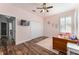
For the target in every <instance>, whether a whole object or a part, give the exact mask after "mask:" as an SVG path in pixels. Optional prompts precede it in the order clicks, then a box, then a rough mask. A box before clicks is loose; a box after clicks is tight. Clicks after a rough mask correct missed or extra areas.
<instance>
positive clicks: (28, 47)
mask: <svg viewBox="0 0 79 59" xmlns="http://www.w3.org/2000/svg"><path fill="white" fill-rule="evenodd" d="M45 38H46V37H39V38H35V39H33V40H31V41H28V42H25V43H22V44H19V45H16V46H11V47H8V52H7V55H56V54H55V53H53V52H52V51H49V50H48V49H45V48H43V47H41V46H39V45H37V44H35V43H37V42H39V41H41V40H44V39H45ZM3 52H4V51H3Z"/></svg>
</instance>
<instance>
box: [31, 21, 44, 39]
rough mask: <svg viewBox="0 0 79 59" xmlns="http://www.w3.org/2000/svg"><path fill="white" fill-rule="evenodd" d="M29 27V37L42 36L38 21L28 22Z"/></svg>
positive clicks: (40, 25)
mask: <svg viewBox="0 0 79 59" xmlns="http://www.w3.org/2000/svg"><path fill="white" fill-rule="evenodd" d="M30 27H31V39H34V38H37V37H40V36H42V24H41V23H39V22H34V21H31V22H30Z"/></svg>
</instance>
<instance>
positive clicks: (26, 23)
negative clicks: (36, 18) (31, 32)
mask: <svg viewBox="0 0 79 59" xmlns="http://www.w3.org/2000/svg"><path fill="white" fill-rule="evenodd" d="M21 25H22V26H29V25H30V21H26V20H21Z"/></svg>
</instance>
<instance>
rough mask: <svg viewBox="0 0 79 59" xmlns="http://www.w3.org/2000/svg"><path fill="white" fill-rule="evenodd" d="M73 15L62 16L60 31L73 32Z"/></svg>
mask: <svg viewBox="0 0 79 59" xmlns="http://www.w3.org/2000/svg"><path fill="white" fill-rule="evenodd" d="M71 20H72V19H71V17H70V16H67V17H61V18H60V32H70V33H71V32H72V21H71Z"/></svg>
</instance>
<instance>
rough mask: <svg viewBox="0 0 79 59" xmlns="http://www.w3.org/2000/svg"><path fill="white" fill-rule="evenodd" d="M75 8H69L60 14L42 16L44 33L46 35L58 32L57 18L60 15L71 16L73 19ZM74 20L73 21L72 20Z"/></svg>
mask: <svg viewBox="0 0 79 59" xmlns="http://www.w3.org/2000/svg"><path fill="white" fill-rule="evenodd" d="M74 13H75V10H70V11H67V12H63V13H60V14H55V15H52V16H48V17H44V26H43V27H44V35H45V36H48V37H53V36H56V35H57V34H58V33H59V19H60V17H62V16H71V17H72V20H73V19H74ZM73 22H74V21H73Z"/></svg>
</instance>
